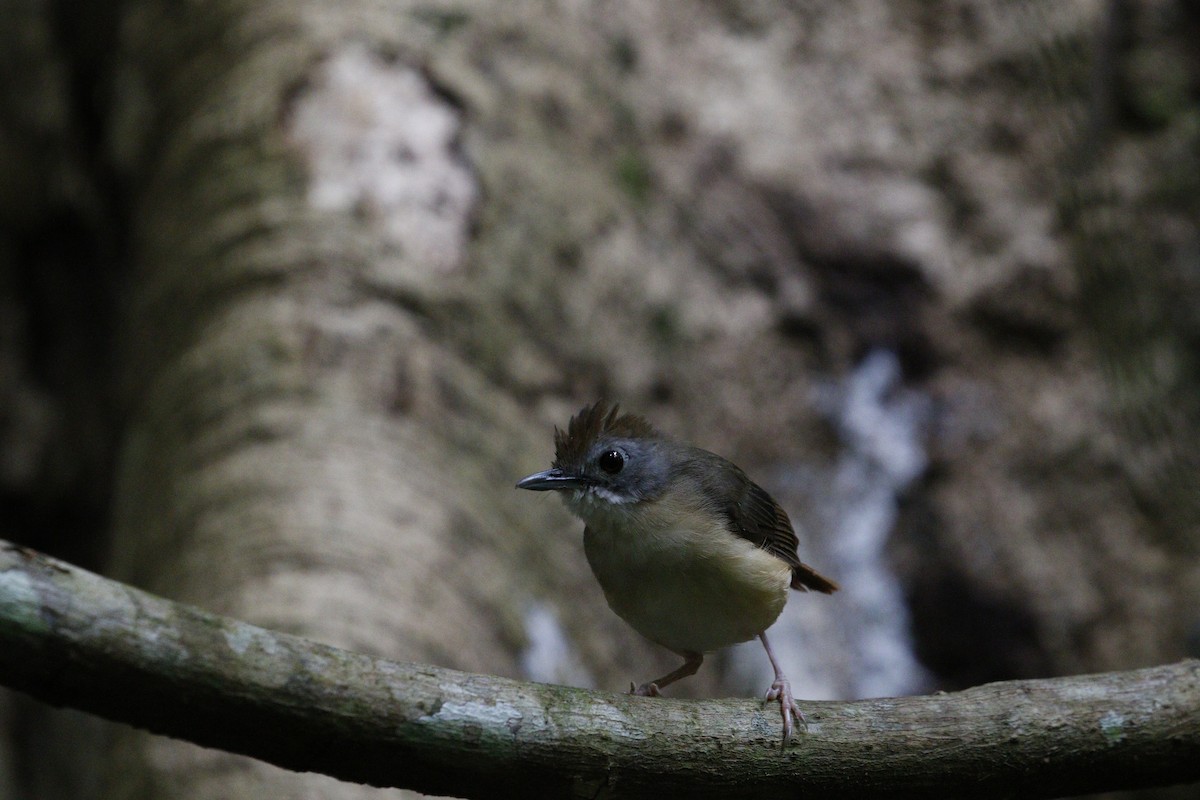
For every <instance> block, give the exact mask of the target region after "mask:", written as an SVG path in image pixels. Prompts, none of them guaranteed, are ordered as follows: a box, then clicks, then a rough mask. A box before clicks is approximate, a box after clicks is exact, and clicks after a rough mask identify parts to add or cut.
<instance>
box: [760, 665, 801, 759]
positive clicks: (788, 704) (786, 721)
mask: <svg viewBox="0 0 1200 800" xmlns="http://www.w3.org/2000/svg"><path fill="white" fill-rule="evenodd" d="M774 700H778V701H779V713H780V714H781V715H782V716H783V746H784V747H787V744H788V742H790V741H791V740H792V730H793V729H794V725H793V723H792V717H793V715H794V716H795V718H796V719H798V720H800V724H801V725H803V726H804V730H805V732H807V731H808V720H806V719H805V718H804V712H803V711H801V710H800V706H798V705H796V700H795V699H794V698H793V697H792V685H791V684H790V683H789V682H788V680H787V678H782V679H777V680H776V681H775V682H774V683H772V684H771V688H770V689H768V690H767V696H766V701H767V702H768V703H770V702H771V701H774Z"/></svg>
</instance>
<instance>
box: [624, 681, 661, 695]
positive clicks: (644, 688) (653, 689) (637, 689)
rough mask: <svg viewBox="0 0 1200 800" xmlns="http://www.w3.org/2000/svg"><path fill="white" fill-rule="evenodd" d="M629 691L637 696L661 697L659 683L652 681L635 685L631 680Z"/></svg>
mask: <svg viewBox="0 0 1200 800" xmlns="http://www.w3.org/2000/svg"><path fill="white" fill-rule="evenodd" d="M629 693H630V694H632V695H636V696H637V697H659V696H660V695H659V692H658V684H657V683H655V682H653V681H651V682H650V683H643V684H642V685H641V686H634V685H633V681H630V682H629Z"/></svg>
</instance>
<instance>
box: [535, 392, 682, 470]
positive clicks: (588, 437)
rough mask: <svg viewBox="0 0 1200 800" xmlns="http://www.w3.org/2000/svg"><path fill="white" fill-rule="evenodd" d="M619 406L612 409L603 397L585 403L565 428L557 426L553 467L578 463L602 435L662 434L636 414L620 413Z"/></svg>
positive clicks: (640, 437) (647, 436) (623, 436)
mask: <svg viewBox="0 0 1200 800" xmlns="http://www.w3.org/2000/svg"><path fill="white" fill-rule="evenodd" d="M619 412H620V406H618V405H615V404H614V405H613V406H612V407H611V408H610V407H609V405H608V404H607V403H606V402H604V401H603V400H597V401H596V402H595V403H594V404H593V405H590V406H584V407H583V408H581V409H580V410H579V413H578V414H576V415H575V416H573V417H571V421H570V422H568V423H567V429H566V430H565V431H563V430H560V429H559V428H558V427H557V426H556V427H555V428H554V466H555V467H565V466H568V465H577V464H580V463H582V462H583V460H584V459H585V458H587V452H588V450H589V449H590V448H591V446H592V445H593V444H595V443H596V441H598V440H599V439H600V438H601V437H602V436H611V437H614V438H628V439H647V438H651V437H658V436H659V435H660V434H659V433H658V431H657V430H655V428H654V426H653V425H651V424H650V423H649V422H647V421H646V420H645V419H644V418H642V417H639V416H638V415H636V414H620V413H619Z"/></svg>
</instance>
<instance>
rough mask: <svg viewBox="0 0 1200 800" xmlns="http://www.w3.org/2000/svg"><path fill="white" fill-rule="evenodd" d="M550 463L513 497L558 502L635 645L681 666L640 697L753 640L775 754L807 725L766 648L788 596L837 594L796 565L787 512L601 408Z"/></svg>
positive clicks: (759, 491)
mask: <svg viewBox="0 0 1200 800" xmlns="http://www.w3.org/2000/svg"><path fill="white" fill-rule="evenodd" d="M554 451H555V452H554V460H553V462H552V463H551V467H550V469H548V470H545V471H543V472H537V473H534V474H532V475H528V476H526V477H524V478H522V479H521V480H520V481H518V482H517V488H518V489H528V490H532V491H554V492H557V493H558V494H559V495H560V497H561V498H562V500H563V502H564V503H565V504H566V506H567V509H568V510H569V511H571V512H572V513H573V514H574V515H575V516H577V517H579V518H580V519H582V520H583V522H584V530H583V549H584V554H585V556H586V557H587V561H588V564H589V565H590V566H591V569H592V572H593V574H594V575H595V577H596V580H597V582H598V583H599V584H600V588H601V589H602V590H603V592H604V597H605V599H606V600H607V602H608V605H609V607H610V608H611V609H612V610H613V611H614V612H615V613H616V614H617V616H619V617H620V618H621V619H623V620H625V622H627V623H628V624H629V625H630V626H631V627H632V628H633V629H634V630H636V631H637V632H638V633H639V634H641V635H642V636H644V637H645V638H647V639H649V640H650V641H652V642H654V643H656V644H658V645H661V646H662V647H665V648H666V649H668V650H670V651H671V652H673V653H675V654H677V655H679V656H680V657H682V658H683V659H684V662H683V664H682V665H681V666H680V667H679V668H678V669H675V670H674V671H672V672H669V673H667V674H666V675H663V676H662V677H661V678H657V679H655V680H652V681H648V682H646V683H642V684H640V685H638V686H634V685H633V684H632V683H631V684H630V693H631V694H634V695H640V696H647V697H657V696H659V693H660V690H661V689H663V688H664V687H666V686H668V685H669V684H672V683H675V682H676V681H678V680H680V679H682V678H687V677H689V676H691V675H694V674H695V673H696V671H697V670H699V669H700V666H701V664H702V663H703V662H704V656H705V654H708V653H712V652H714V651H717V650H720V649H722V648H725V647H728V646H730V645H734V644H737V643H739V642H746V641H750V640H751V639H755V638H757V639H758V640H759V641H761V642H762V645H763V649H764V650H766V653H767V658H768V660H769V661H770V662H771V668H772V669H773V670H774V673H775V679H774V682H773V683H772V684H771V686H770V688H769V689H768V690H767V693H766V702H772V701H776V702H778V703H779V708H780V714H781V715H782V717H783V746H784V747H786V746H787V744H788V743H789V742H790V741H791V739H792V733H793V730H794V726H795V723H794V721H793V720H799V722H800V723H801V724H802V725H804V726H805V728H806V729H807V721H806V720H805V717H804V714H803V713H802V712H801V710H800V708H799V706H798V705H797V704H796V701H795V698H794V697H793V695H792V687H791V683H790V681H789V680H788V678H787V676H786V675H785V674H784V672H783V670H782V669H781V668H780V666H779V661H778V660H777V659H776V657H775V653H774V652H773V651H772V649H771V644H770V642H769V641H768V639H767V633H766V632H767V628H769V627H770V626H771V625H772V624H773V623H774V622H775V620H776V619H777V618H778V617H779V614H780V612H781V611H783V607H784V605H785V604H786V603H787V600H788V596H789V590H797V591H808V590H813V591H816V592H821V593H824V594H832V593H833V592H835V591H837V589H838V585H837V584H836V583H835V582H834V581H832V580H830V579H829V578H827V577H825V576H823V575H821V574H820V573H818V572H817V571H816V570H815V569H813V568H812V567H810V566H809V565H808V564H805V563H804V562H802V561H801V560H800V558H799V556H798V554H797V552H796V551H797V546H798V544H799V541H798V539H797V537H796V532H795V530H794V529H793V527H792V523H791V520H790V519H789V518H788V515H787V512H785V511H784V510H783V508H782V507H781V506H780V505H779V503H777V502H775V500H774V499H773V498H772V497H771V495H769V494H768V493H767V492H766V490H764V489H763V488H762V487H761V486H759V485H758V484H757V483H755V482H754V481H752V480H750V478H749V477H748V476H747V475H746V473H745V472H743V471H742V469H741V468H740V467H738V466H737V465H736V464H733V463H732V462H730V461H728V460H727V459H724V458H722V457H721V456H719V455H716V454H715V453H711V452H709V451H707V450H702V449H700V448H698V447H693V446H691V445H689V444H685V443H683V442H679V441H676V440H674V439H672V438H670V437H668V436H666V435H664V434H662V433H660V432H659V431H658V430H657V429H656V428H655V427H654V426H653V425H651V424H650V423H649V422H648V421H647V420H646V419H645V418H643V417H641V416H638V415H635V414H629V413H626V414H622V413H621V412H620V407H619V406H618V405H611V406H610V405H609V404H608V403H607V402H606V401H604V400H598V401H596V402H595V403H593V404H591V405H589V406H584V407H583V408H582V409H580V411H579V412H578V413H577V414H575V415H574V416H573V417H572V418H571V420H570V421H569V422H568V424H567V428H566V430H560V429H559V428H557V427H555V430H554Z"/></svg>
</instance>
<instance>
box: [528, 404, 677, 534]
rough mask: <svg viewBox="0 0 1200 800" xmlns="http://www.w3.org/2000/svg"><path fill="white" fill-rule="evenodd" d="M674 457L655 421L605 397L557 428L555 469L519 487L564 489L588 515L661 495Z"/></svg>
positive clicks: (578, 510) (572, 502)
mask: <svg viewBox="0 0 1200 800" xmlns="http://www.w3.org/2000/svg"><path fill="white" fill-rule="evenodd" d="M670 458H671V449H670V447H669V445H668V443H667V440H666V439H665V438H664V437H663V436H662V434H660V433H659V432H658V431H657V430H655V429H654V427H653V426H652V425H651V424H650V423H649V422H647V421H646V420H645V419H643V418H642V417H639V416H636V415H634V414H620V413H619V410H618V407H617V406H615V405H614V406H612V407H609V406H608V405H607V404H606V403H605V402H604V401H603V400H601V401H598V402H597V403H595V404H593V405H590V406H585V407H584V408H582V409H580V411H579V413H578V414H576V415H575V416H574V417H572V418H571V421H570V422H569V423H568V424H567V429H566V430H565V431H563V430H559V429H557V428H555V430H554V462H553V464H552V465H551V468H550V469H548V470H546V471H544V472H537V473H534V474H533V475H529V476H528V477H525V478H522V479H521V480H520V481H519V482H518V483H517V488H519V489H532V490H534V491H551V490H554V491H561V492H563V500H564V501H565V502H566V504H567V506H568V507H569V508H570V509H571V510H572V511H574V512H575V513H576V514H578V515H579V516H581V517H584V518H585V519H586V518H587V517H588V516H590V514H591V513H595V512H611V511H615V510H617V508H618V507H621V506H627V505H629V504H635V503H640V502H642V501H643V500H652V499H654V498H656V497H657V496H659V495H660V494H661V493H662V492H663V490H664V489H665V488H666V486H667V481H668V479H669V477H670Z"/></svg>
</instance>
